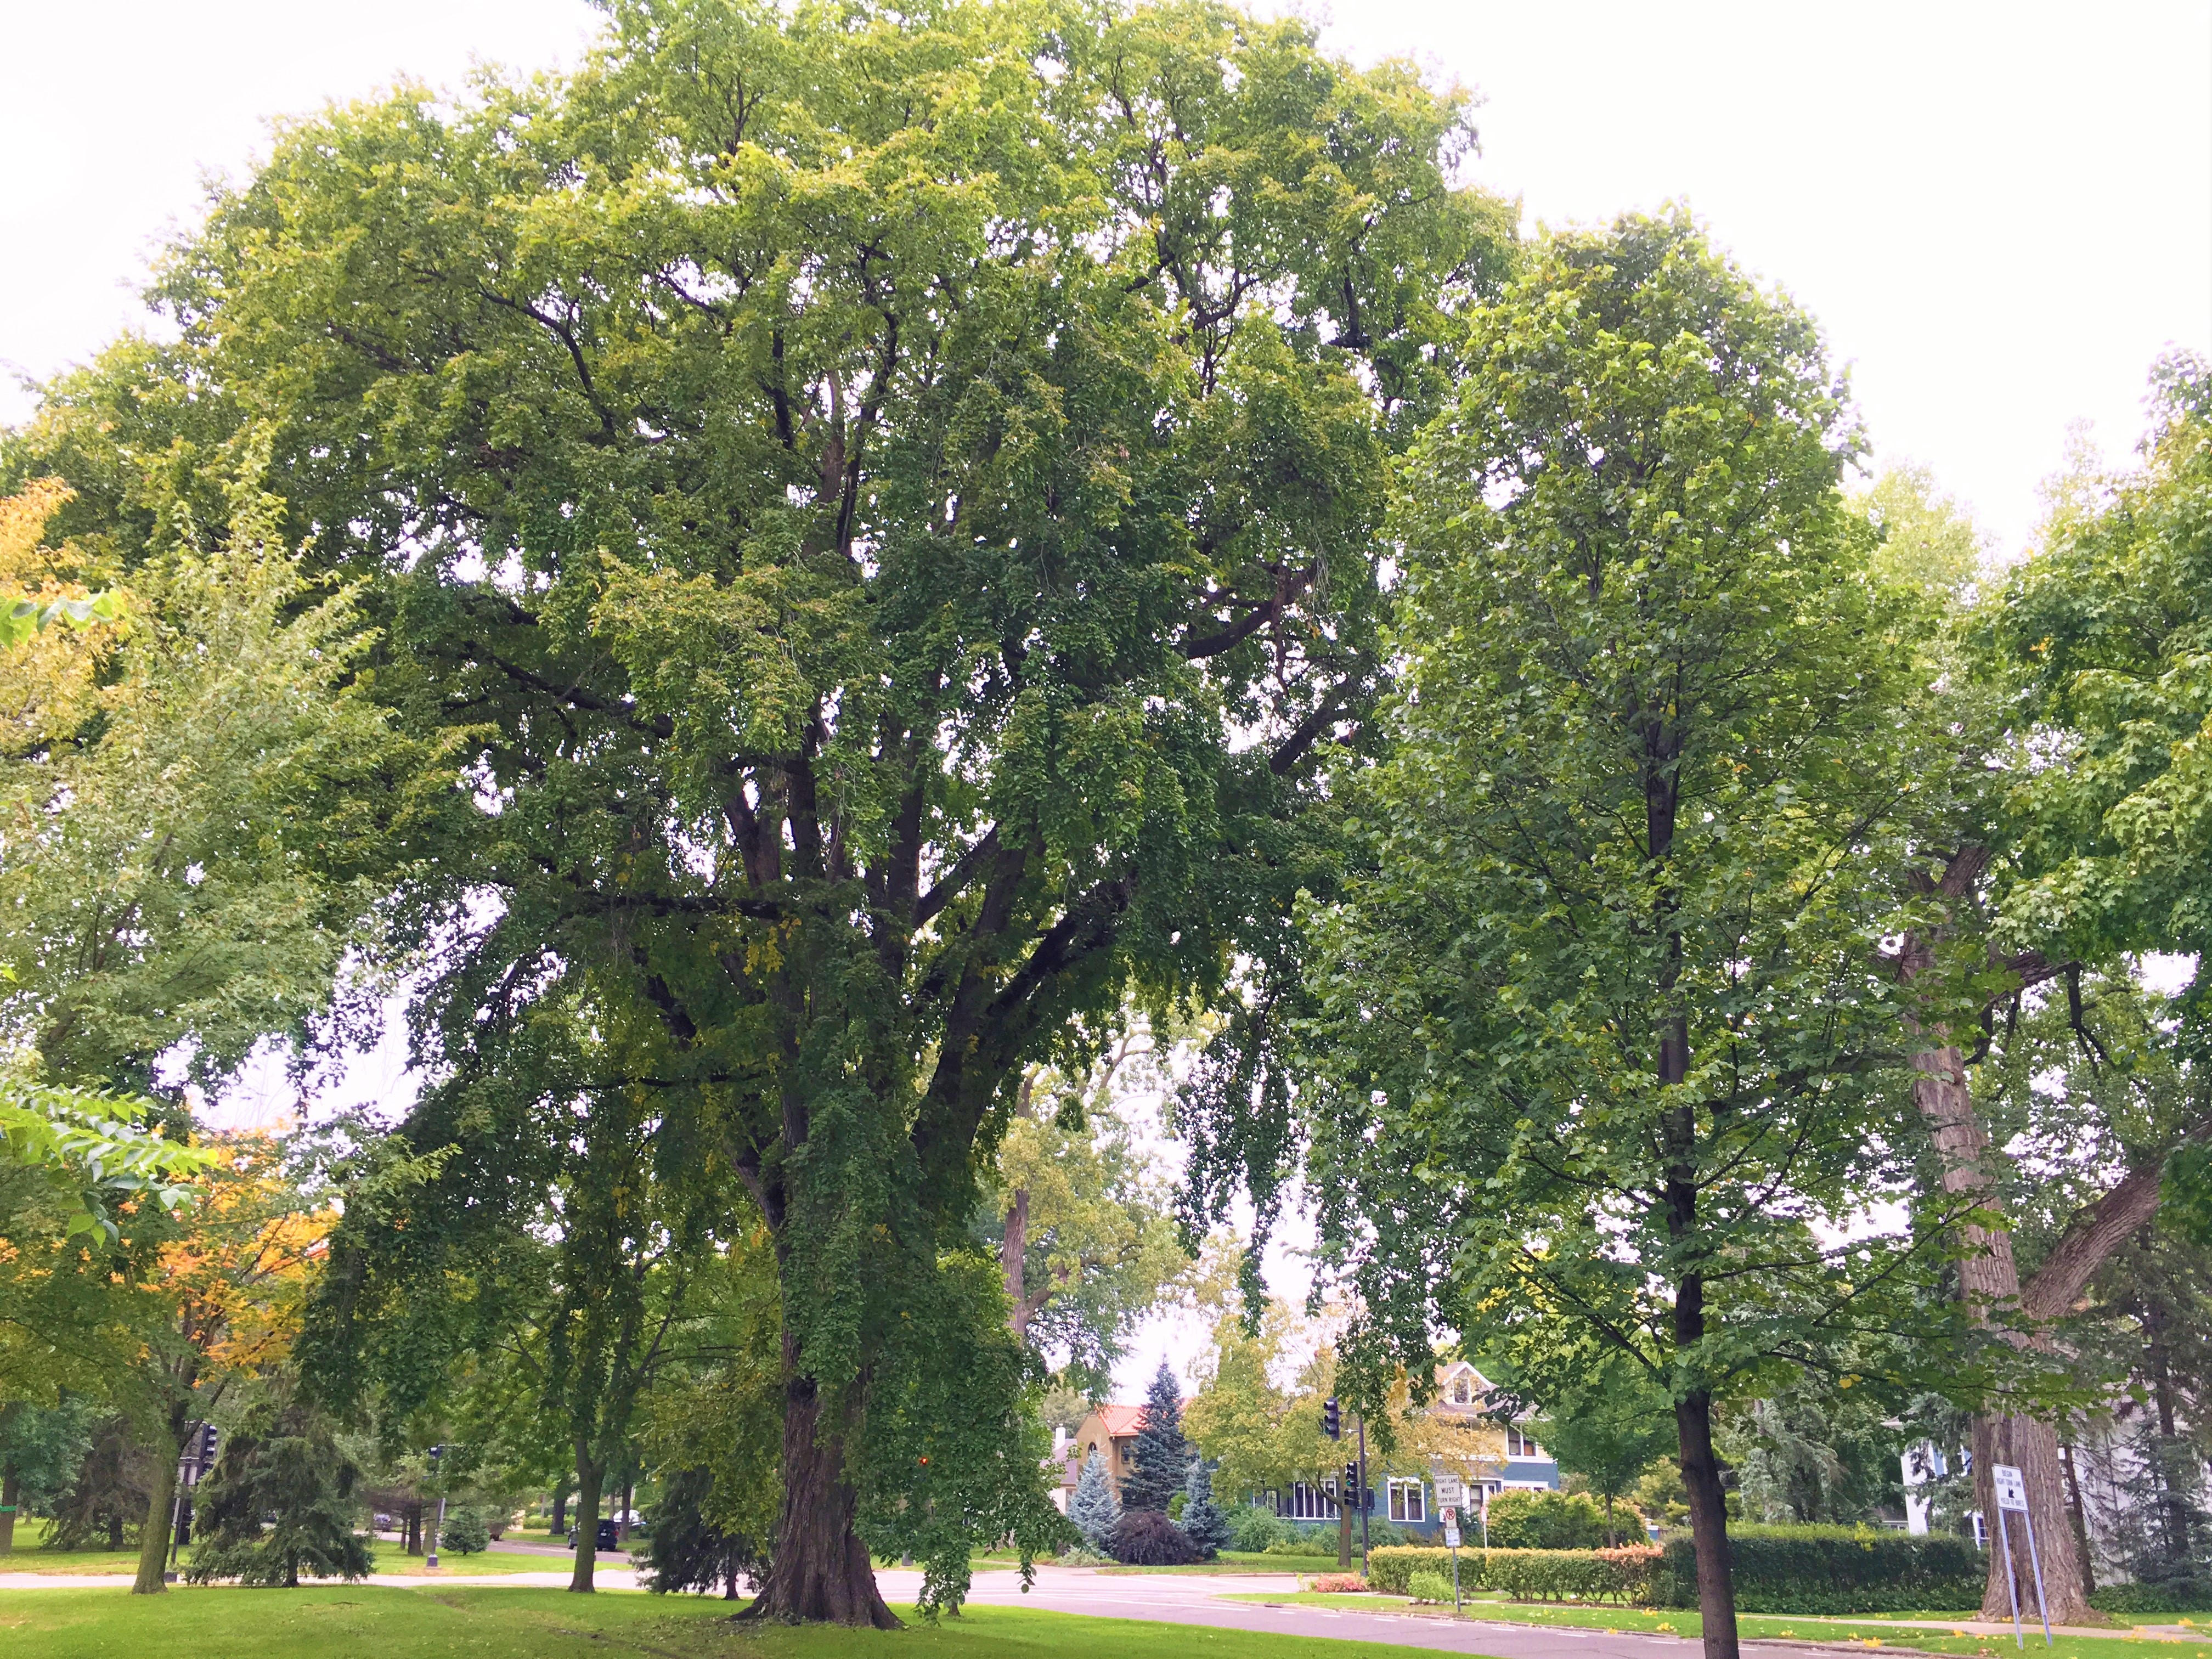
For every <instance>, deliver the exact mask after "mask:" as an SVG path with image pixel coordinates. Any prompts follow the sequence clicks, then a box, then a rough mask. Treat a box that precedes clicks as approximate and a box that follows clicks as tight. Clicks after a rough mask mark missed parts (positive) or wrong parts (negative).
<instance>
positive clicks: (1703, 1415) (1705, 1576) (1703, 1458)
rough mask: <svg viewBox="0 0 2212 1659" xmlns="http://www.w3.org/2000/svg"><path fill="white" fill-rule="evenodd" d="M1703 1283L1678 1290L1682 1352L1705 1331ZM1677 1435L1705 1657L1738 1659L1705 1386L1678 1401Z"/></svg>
mask: <svg viewBox="0 0 2212 1659" xmlns="http://www.w3.org/2000/svg"><path fill="white" fill-rule="evenodd" d="M1704 1335H1705V1281H1704V1280H1702V1279H1697V1278H1689V1279H1684V1280H1683V1281H1682V1284H1681V1286H1680V1289H1678V1290H1677V1291H1675V1293H1674V1346H1675V1348H1676V1350H1677V1351H1678V1352H1679V1351H1680V1350H1681V1349H1683V1348H1686V1347H1688V1346H1690V1345H1691V1344H1692V1343H1694V1342H1696V1341H1698V1340H1699V1339H1700V1338H1702V1337H1703V1336H1704ZM1674 1437H1675V1443H1676V1445H1677V1446H1678V1447H1679V1448H1680V1452H1681V1460H1682V1486H1683V1488H1684V1490H1685V1491H1686V1492H1687V1493H1688V1495H1689V1499H1690V1541H1691V1544H1692V1547H1693V1548H1694V1550H1695V1552H1696V1554H1697V1558H1698V1618H1699V1624H1700V1625H1701V1626H1703V1627H1704V1631H1705V1659H1736V1656H1737V1642H1736V1626H1735V1566H1734V1565H1733V1564H1732V1563H1731V1562H1730V1561H1729V1541H1728V1496H1727V1494H1726V1493H1725V1492H1723V1491H1722V1490H1721V1463H1720V1459H1719V1458H1718V1457H1717V1456H1716V1455H1714V1452H1713V1397H1712V1395H1710V1394H1708V1393H1706V1392H1705V1390H1704V1389H1696V1390H1693V1391H1692V1392H1691V1393H1689V1394H1686V1395H1683V1396H1682V1398H1681V1399H1680V1400H1678V1401H1675V1402H1674Z"/></svg>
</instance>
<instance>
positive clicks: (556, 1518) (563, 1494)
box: [552, 1476, 568, 1538]
mask: <svg viewBox="0 0 2212 1659" xmlns="http://www.w3.org/2000/svg"><path fill="white" fill-rule="evenodd" d="M566 1531H568V1479H567V1477H566V1476H563V1477H562V1481H561V1484H560V1485H559V1486H556V1487H554V1488H553V1526H552V1532H553V1534H554V1536H555V1537H556V1538H557V1537H558V1536H560V1534H562V1533H564V1532H566Z"/></svg>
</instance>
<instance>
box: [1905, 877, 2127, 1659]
mask: <svg viewBox="0 0 2212 1659" xmlns="http://www.w3.org/2000/svg"><path fill="white" fill-rule="evenodd" d="M1988 862H1989V860H1988V854H1987V853H1986V852H1985V850H1984V849H1983V848H1978V847H1966V848H1960V850H1959V851H1958V852H1956V853H1955V854H1953V855H1952V856H1951V857H1950V859H1949V860H1948V861H1947V863H1946V866H1945V868H1944V872H1943V874H1942V878H1940V879H1939V880H1938V881H1936V882H1935V883H1934V884H1932V891H1933V892H1934V894H1935V895H1936V896H1938V897H1940V898H1942V900H1944V901H1945V902H1948V903H1951V904H1953V905H1959V904H1963V903H1965V902H1966V901H1967V899H1968V898H1969V896H1971V894H1972V889H1973V887H1974V885H1975V884H1976V883H1977V882H1978V880H1979V879H1980V877H1981V873H1982V872H1983V871H1984V869H1985V868H1986V867H1987V866H1988ZM1935 960H1936V957H1935V946H1934V943H1933V941H1932V940H1929V939H1919V938H1917V937H1915V938H1910V939H1907V940H1906V941H1905V949H1904V951H1903V953H1902V955H1901V957H1900V959H1899V976H1900V977H1901V978H1902V979H1903V980H1904V981H1905V983H1906V984H1908V985H1909V984H1911V981H1913V980H1915V979H1917V978H1918V977H1919V976H1920V975H1923V974H1924V973H1926V972H1927V971H1929V969H1931V968H1933V967H1934V966H1935ZM1913 1031H1914V1036H1915V1038H1916V1041H1917V1043H1918V1044H1919V1045H1920V1047H1919V1049H1918V1052H1917V1053H1916V1054H1913V1056H1912V1061H1911V1065H1912V1103H1913V1105H1914V1107H1915V1108H1916V1109H1917V1110H1918V1112H1919V1114H1920V1116H1921V1118H1922V1120H1923V1121H1924V1122H1925V1123H1926V1124H1927V1126H1928V1129H1929V1135H1930V1138H1931V1139H1932V1140H1933V1141H1934V1144H1935V1148H1936V1161H1937V1164H1938V1166H1939V1167H1940V1169H1941V1170H1942V1188H1943V1191H1944V1193H1945V1194H1946V1195H1947V1196H1948V1197H1950V1198H1952V1199H1954V1200H1964V1201H1966V1202H1967V1203H1969V1204H1971V1205H1972V1206H1973V1208H1974V1209H1975V1210H1976V1211H1978V1212H1980V1213H1981V1215H1982V1217H1983V1219H1982V1220H1979V1221H1974V1222H1970V1223H1968V1225H1967V1226H1966V1236H1965V1238H1964V1240H1963V1243H1965V1245H1966V1250H1965V1252H1964V1254H1963V1255H1962V1256H1961V1258H1960V1262H1959V1295H1960V1300H1961V1301H1962V1302H1964V1303H1965V1304H1966V1308H1967V1310H1968V1311H1969V1313H1970V1314H1971V1315H1972V1317H1973V1318H1974V1319H1975V1320H1976V1321H1977V1322H1979V1323H1982V1324H1984V1325H1987V1324H1992V1323H1995V1322H1997V1321H1999V1320H2001V1319H2004V1318H2007V1317H2008V1316H2010V1315H2012V1314H2014V1313H2015V1312H2021V1311H2026V1309H2025V1306H2024V1304H2023V1301H2022V1298H2021V1285H2020V1266H2019V1263H2018V1262H2017V1261H2015V1260H2014V1257H2013V1250H2012V1233H2011V1231H2009V1229H2008V1226H2007V1225H2006V1223H2005V1221H2004V1218H2003V1217H2004V1201H2003V1197H2002V1194H2001V1193H2000V1192H1999V1191H1998V1188H1997V1180H1996V1170H1995V1169H1994V1167H1993V1166H1992V1163H1991V1158H1992V1154H1991V1152H1990V1139H1989V1133H1988V1132H1987V1131H1986V1130H1985V1129H1984V1127H1982V1122H1981V1119H1980V1116H1979V1115H1978V1114H1977V1113H1976V1111H1975V1110H1974V1097H1973V1091H1972V1088H1971V1087H1970V1086H1969V1085H1968V1083H1967V1081H1966V1056H1965V1054H1962V1053H1961V1052H1960V1048H1959V1046H1958V1044H1957V1043H1955V1042H1953V1041H1952V1040H1951V1034H1950V1031H1949V1030H1948V1028H1947V1027H1945V1026H1943V1025H1942V1024H1929V1025H1927V1026H1925V1027H1921V1026H1918V1025H1916V1026H1914V1028H1913ZM1991 1224H1994V1225H1991ZM2091 1265H2092V1266H2093V1263H2092V1264H2091ZM2082 1277H2083V1278H2085V1279H2086V1278H2087V1270H2086V1269H2085V1270H2084V1271H2083V1273H2082ZM2078 1287H2079V1286H2078V1283H2077V1285H2076V1286H2075V1288H2077V1289H2078ZM2012 1340H2015V1341H2026V1342H2027V1343H2028V1344H2029V1345H2030V1346H2037V1347H2043V1348H2046V1349H2047V1347H2048V1346H2049V1342H2048V1339H2047V1338H2044V1337H2039V1336H2034V1335H2021V1334H2014V1336H2013V1339H2012ZM1972 1443H1973V1455H1974V1498H1975V1502H1976V1503H1977V1504H1979V1505H1980V1507H1981V1510H1982V1513H1983V1514H1984V1516H1988V1517H1989V1518H1990V1522H1991V1524H1990V1539H1991V1541H1992V1545H1991V1548H1990V1572H1989V1578H1988V1580H1987V1582H1986V1583H1985V1584H1984V1588H1983V1592H1982V1613H1983V1616H1984V1618H1990V1619H2002V1618H2008V1617H2009V1616H2010V1614H2011V1611H2012V1601H2011V1597H2012V1585H2013V1583H2015V1582H2016V1583H2018V1584H2019V1585H2020V1586H2021V1590H2022V1600H2023V1601H2026V1600H2027V1599H2029V1598H2031V1597H2032V1596H2033V1595H2034V1586H2035V1582H2036V1575H2035V1572H2034V1570H2033V1566H2032V1565H2031V1564H2030V1561H2029V1558H2028V1548H2027V1536H2026V1534H2025V1533H2024V1531H2023V1530H2022V1529H2021V1528H2019V1527H2017V1526H2015V1527H2012V1528H2009V1531H2010V1533H2011V1537H2012V1553H2013V1557H2014V1559H2013V1561H2012V1564H2011V1566H2012V1571H2011V1576H2010V1577H2008V1574H2007V1571H2006V1562H2005V1559H2004V1553H2003V1552H2002V1550H2001V1549H1999V1548H1997V1547H1996V1544H1995V1540H1996V1536H1997V1528H1996V1525H1995V1522H1996V1488H1995V1486H1993V1485H1992V1481H1991V1476H1990V1468H1991V1466H1992V1465H1993V1464H1996V1463H2010V1464H2013V1465H2015V1466H2016V1467H2017V1468H2019V1469H2020V1472H2021V1480H2023V1481H2024V1482H2025V1483H2026V1485H2027V1502H2028V1516H2029V1518H2030V1520H2031V1521H2032V1522H2033V1523H2034V1528H2035V1534H2036V1541H2037V1547H2038V1549H2039V1552H2040V1553H2041V1556H2042V1569H2043V1570H2042V1579H2043V1588H2044V1594H2045V1596H2046V1597H2047V1598H2048V1607H2047V1611H2048V1613H2049V1614H2050V1618H2051V1623H2053V1624H2078V1623H2080V1622H2081V1621H2082V1620H2085V1619H2087V1618H2091V1617H2093V1614H2092V1613H2090V1610H2089V1602H2088V1593H2087V1589H2085V1588H2084V1582H2085V1581H2084V1578H2083V1575H2082V1562H2081V1552H2080V1550H2079V1549H2078V1548H2077V1547H2075V1541H2074V1528H2073V1524H2072V1521H2071V1518H2070V1517H2069V1515H2068V1513H2067V1508H2066V1488H2065V1469H2064V1468H2063V1465H2062V1464H2061V1462H2060V1461H2059V1456H2058V1434H2057V1429H2056V1428H2055V1426H2054V1425H2051V1424H2049V1423H2046V1422H2043V1421H2041V1420H2040V1419H2036V1418H2032V1417H2027V1416H2022V1415H2021V1414H2020V1413H1991V1412H1977V1413H1974V1419H1973V1430H1972Z"/></svg>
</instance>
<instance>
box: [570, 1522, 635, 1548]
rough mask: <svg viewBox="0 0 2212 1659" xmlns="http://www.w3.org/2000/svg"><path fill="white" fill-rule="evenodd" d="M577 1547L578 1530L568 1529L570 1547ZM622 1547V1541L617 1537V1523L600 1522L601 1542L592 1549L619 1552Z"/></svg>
mask: <svg viewBox="0 0 2212 1659" xmlns="http://www.w3.org/2000/svg"><path fill="white" fill-rule="evenodd" d="M568 1547H569V1548H571V1549H574V1548H575V1547H576V1529H575V1528H574V1527H571V1528H568ZM621 1547H622V1540H621V1539H619V1538H617V1537H616V1536H615V1523H614V1522H611V1521H602V1522H599V1542H598V1543H596V1544H594V1545H593V1546H592V1548H594V1549H602V1550H618V1549H620V1548H621Z"/></svg>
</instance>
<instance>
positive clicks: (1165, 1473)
mask: <svg viewBox="0 0 2212 1659" xmlns="http://www.w3.org/2000/svg"><path fill="white" fill-rule="evenodd" d="M1189 1468H1190V1442H1189V1441H1188V1440H1186V1439H1184V1438H1183V1433H1182V1383H1180V1382H1179V1381H1178V1380H1177V1379H1176V1374H1175V1373H1174V1372H1173V1371H1171V1370H1169V1369H1168V1362H1167V1361H1166V1360H1164V1359H1163V1360H1162V1361H1160V1368H1159V1370H1158V1371H1157V1372H1155V1373H1154V1374H1153V1376H1152V1387H1151V1388H1150V1389H1147V1390H1146V1394H1145V1426H1144V1427H1143V1429H1141V1430H1140V1431H1139V1432H1138V1435H1137V1444H1136V1448H1135V1450H1134V1453H1133V1455H1132V1458H1131V1467H1130V1469H1129V1474H1128V1478H1127V1480H1124V1481H1123V1482H1122V1483H1121V1507H1122V1508H1123V1509H1125V1510H1158V1511H1159V1512H1160V1513H1161V1514H1163V1515H1164V1514H1166V1513H1167V1507H1168V1500H1169V1499H1170V1498H1173V1497H1174V1496H1175V1495H1176V1492H1179V1491H1181V1490H1182V1483H1183V1476H1184V1474H1186V1473H1187V1472H1188V1469H1189Z"/></svg>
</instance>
